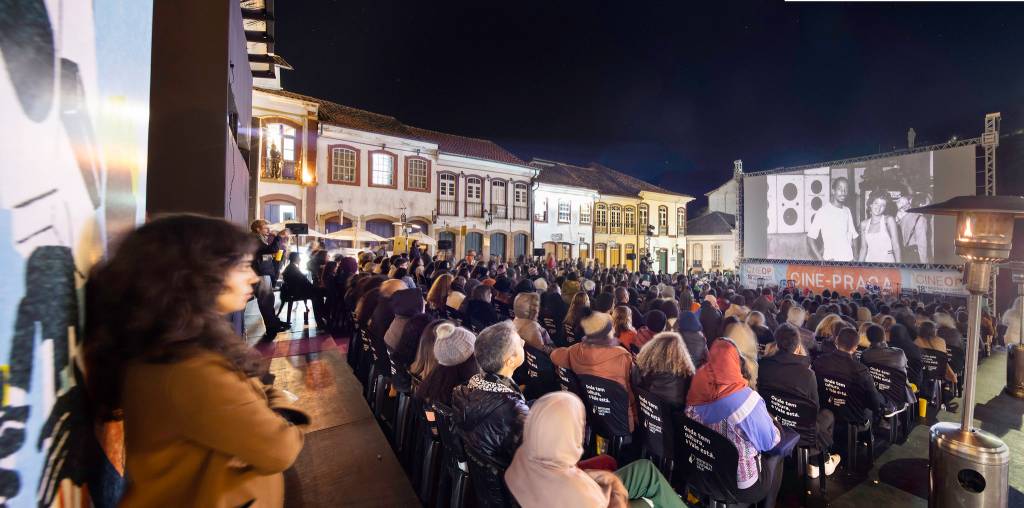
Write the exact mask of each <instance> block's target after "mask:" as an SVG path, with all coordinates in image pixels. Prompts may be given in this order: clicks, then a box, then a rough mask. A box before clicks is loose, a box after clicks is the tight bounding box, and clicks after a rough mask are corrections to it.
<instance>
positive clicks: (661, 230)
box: [658, 224, 668, 235]
mask: <svg viewBox="0 0 1024 508" xmlns="http://www.w3.org/2000/svg"><path fill="white" fill-rule="evenodd" d="M658 234H659V235H667V234H668V224H662V225H660V226H658Z"/></svg>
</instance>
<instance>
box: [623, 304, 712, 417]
mask: <svg viewBox="0 0 1024 508" xmlns="http://www.w3.org/2000/svg"><path fill="white" fill-rule="evenodd" d="M686 314H689V315H691V316H693V313H692V312H687V313H686ZM694 319H696V318H694ZM701 346H702V347H704V348H707V346H706V345H705V344H703V343H702V344H701ZM695 371H696V369H695V368H694V366H693V361H692V360H691V359H690V353H689V351H687V346H686V343H685V342H683V338H682V337H681V336H680V335H679V334H678V333H674V332H661V333H659V334H657V335H655V336H654V338H653V339H651V340H650V341H649V342H648V343H647V344H644V347H643V349H641V350H640V354H638V355H637V356H636V366H635V367H633V372H632V374H631V378H632V386H633V387H636V388H642V389H644V390H647V391H648V392H650V393H651V394H653V395H654V396H656V397H659V398H661V399H662V400H664V401H665V402H667V403H669V404H671V405H672V406H674V407H675V408H677V409H680V408H682V407H683V406H684V405H685V404H686V392H687V390H688V389H689V388H690V378H691V377H693V374H694V372H695Z"/></svg>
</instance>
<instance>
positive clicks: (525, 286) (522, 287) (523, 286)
mask: <svg viewBox="0 0 1024 508" xmlns="http://www.w3.org/2000/svg"><path fill="white" fill-rule="evenodd" d="M536 291H537V287H536V286H534V285H533V281H532V280H530V279H523V280H521V281H519V283H518V284H516V293H535V292H536Z"/></svg>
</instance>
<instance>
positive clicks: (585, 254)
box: [580, 243, 590, 263]
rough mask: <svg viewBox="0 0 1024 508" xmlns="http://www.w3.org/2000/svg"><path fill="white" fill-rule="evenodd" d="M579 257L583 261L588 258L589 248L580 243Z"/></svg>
mask: <svg viewBox="0 0 1024 508" xmlns="http://www.w3.org/2000/svg"><path fill="white" fill-rule="evenodd" d="M580 257H581V258H583V259H584V260H586V259H589V258H590V246H589V245H587V244H585V243H581V244H580ZM584 263H586V261H584Z"/></svg>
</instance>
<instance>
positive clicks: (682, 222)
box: [676, 207, 686, 236]
mask: <svg viewBox="0 0 1024 508" xmlns="http://www.w3.org/2000/svg"><path fill="white" fill-rule="evenodd" d="M676 234H677V235H679V236H682V235H685V234H686V208H683V207H679V208H676Z"/></svg>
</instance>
